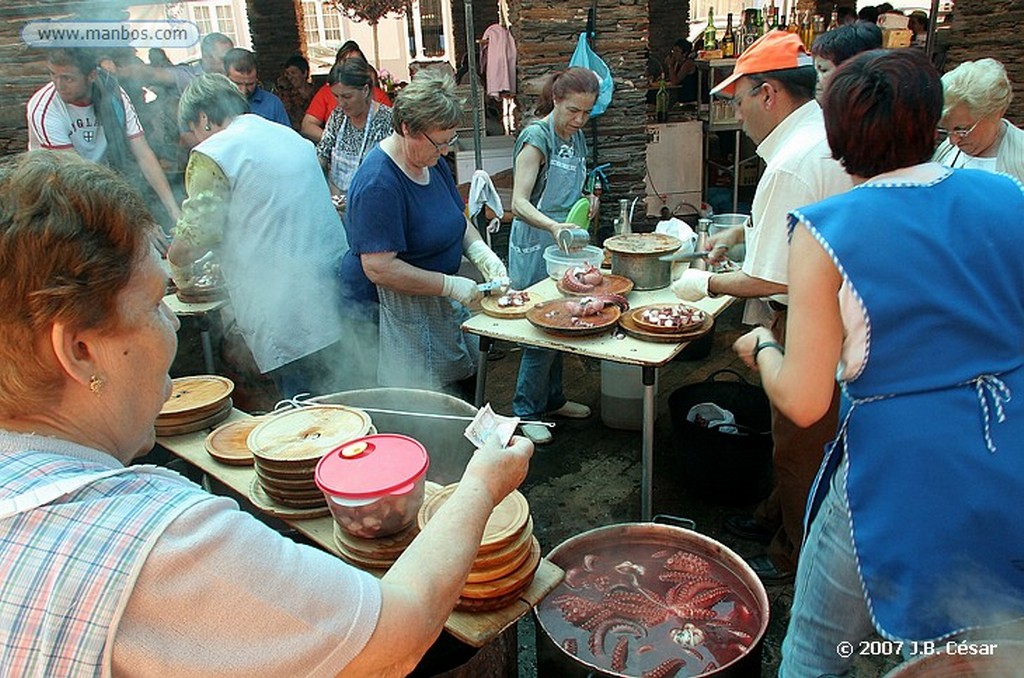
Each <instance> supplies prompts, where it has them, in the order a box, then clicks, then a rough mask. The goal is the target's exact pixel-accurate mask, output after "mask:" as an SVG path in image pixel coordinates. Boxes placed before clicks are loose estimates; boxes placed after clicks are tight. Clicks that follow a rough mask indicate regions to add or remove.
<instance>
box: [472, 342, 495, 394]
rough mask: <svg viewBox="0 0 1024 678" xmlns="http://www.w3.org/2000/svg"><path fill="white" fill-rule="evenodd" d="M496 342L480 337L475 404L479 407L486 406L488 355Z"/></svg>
mask: <svg viewBox="0 0 1024 678" xmlns="http://www.w3.org/2000/svg"><path fill="white" fill-rule="evenodd" d="M493 343H494V340H493V339H491V338H490V337H483V336H482V337H480V357H479V358H478V359H477V364H476V394H475V395H474V398H473V404H474V405H476V406H477V407H483V405H484V389H485V388H486V387H487V354H489V353H490V352H491V345H492V344H493Z"/></svg>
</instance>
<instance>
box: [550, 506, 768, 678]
mask: <svg viewBox="0 0 1024 678" xmlns="http://www.w3.org/2000/svg"><path fill="white" fill-rule="evenodd" d="M547 558H548V560H550V561H551V562H553V563H555V564H556V565H558V566H560V567H562V568H563V569H565V571H566V577H565V580H564V581H563V582H562V583H561V584H560V585H559V586H558V587H557V588H556V589H555V590H554V591H552V592H551V593H549V594H548V595H547V596H545V598H544V599H543V600H542V601H541V602H540V604H539V605H538V606H537V608H536V609H535V614H536V619H537V623H538V626H539V629H540V631H538V634H537V635H538V640H537V645H538V664H539V666H543V667H544V668H545V669H546V670H545V672H544V675H559V676H590V675H596V676H615V677H618V678H631V677H635V676H640V675H641V674H644V673H646V672H649V671H652V670H654V669H655V668H656V667H658V666H660V665H662V664H664V663H665V662H675V664H676V665H677V666H676V671H675V672H674V673H668V672H666V673H664V674H663V675H675V676H679V677H681V678H682V677H685V676H698V675H699V676H717V677H719V678H721V677H723V676H731V677H735V676H751V677H755V676H760V675H761V648H762V645H763V641H764V635H765V632H766V631H767V629H768V615H769V609H770V608H769V604H768V595H767V593H766V592H765V589H764V586H763V585H762V584H761V582H760V580H759V579H758V578H757V575H756V574H754V571H753V570H751V569H750V567H749V566H748V565H747V564H746V563H745V562H744V560H743V559H742V558H741V557H740V556H738V555H737V554H736V553H734V552H733V551H731V550H730V549H729V548H727V547H726V546H724V545H723V544H721V543H719V542H717V541H715V540H713V539H710V538H709V537H706V536H704V535H702V534H699V533H697V532H694V531H692V530H687V529H683V528H680V527H674V526H671V525H660V524H655V523H622V524H619V525H609V526H606V527H600V528H597V529H594V530H590V531H589V532H584V533H583V534H580V535H577V536H575V537H571V538H570V539H568V540H566V541H565V542H563V543H562V544H560V545H558V546H557V547H555V549H554V550H553V551H552V552H551V553H550V554H548V556H547ZM709 582H710V585H709V584H708V583H709ZM674 587H677V588H674ZM691 587H692V588H691ZM617 655H618V656H619V658H621V656H622V655H624V656H625V660H624V661H619V662H617V661H616V656H617Z"/></svg>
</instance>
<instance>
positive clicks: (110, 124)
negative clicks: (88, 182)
mask: <svg viewBox="0 0 1024 678" xmlns="http://www.w3.org/2000/svg"><path fill="white" fill-rule="evenodd" d="M47 68H48V69H49V71H50V82H49V83H48V84H46V85H44V86H43V87H42V88H41V89H39V90H38V91H37V92H36V93H35V94H33V95H32V98H31V99H29V102H28V107H27V109H26V116H27V118H28V150H30V151H33V150H38V149H41V148H46V149H52V150H71V151H74V152H76V153H78V154H79V155H80V156H82V157H83V158H85V159H87V160H91V161H92V162H97V163H99V162H104V163H107V164H109V165H111V166H112V167H113V168H114V169H116V170H118V171H121V172H123V171H125V170H130V167H129V166H128V165H127V163H128V162H130V160H129V155H130V156H131V158H132V159H134V163H135V164H137V165H138V168H139V170H141V172H142V174H143V176H144V177H145V179H146V182H147V183H148V184H149V185H150V186H151V187H152V188H153V191H154V192H155V193H156V195H157V197H159V198H160V202H161V203H162V204H163V206H164V208H165V209H166V210H167V212H168V214H169V216H170V217H171V218H173V219H174V220H177V219H178V218H179V217H180V216H181V211H180V209H179V208H178V204H177V201H176V200H175V199H174V195H173V193H171V187H170V186H169V185H168V183H167V177H166V176H165V175H164V172H163V169H161V167H160V162H159V161H158V160H157V158H156V155H155V154H154V153H153V150H152V149H151V148H150V147H149V144H148V143H147V142H146V136H145V134H144V133H143V130H142V126H141V125H140V124H139V117H138V115H137V114H136V112H135V107H134V106H133V105H132V102H131V100H130V99H129V98H128V95H127V94H125V91H124V90H123V89H121V88H120V86H118V84H117V80H116V79H115V78H114V77H113V76H112V75H110V74H109V73H107V72H106V71H103V70H102V69H100V68H98V66H97V65H96V61H95V59H94V58H93V55H92V53H91V52H89V51H86V50H80V49H65V48H60V49H54V50H51V51H50V52H49V54H48V55H47Z"/></svg>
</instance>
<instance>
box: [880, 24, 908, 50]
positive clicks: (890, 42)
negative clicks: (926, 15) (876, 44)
mask: <svg viewBox="0 0 1024 678" xmlns="http://www.w3.org/2000/svg"><path fill="white" fill-rule="evenodd" d="M913 39H914V31H911V30H909V29H905V28H883V29H882V47H884V48H885V49H896V48H898V47H910V43H911V41H912V40H913Z"/></svg>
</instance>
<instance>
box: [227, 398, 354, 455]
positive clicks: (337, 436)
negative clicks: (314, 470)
mask: <svg viewBox="0 0 1024 678" xmlns="http://www.w3.org/2000/svg"><path fill="white" fill-rule="evenodd" d="M370 424H371V422H370V415H368V414H367V413H366V412H364V411H363V410H360V409H356V408H354V407H346V406H345V405H309V406H306V407H299V408H297V409H294V410H289V411H287V412H283V413H281V414H276V415H274V416H272V417H269V418H267V419H266V421H263V422H261V423H260V424H259V425H258V426H257V427H256V428H254V429H253V430H252V433H250V434H249V439H248V440H247V441H246V442H247V444H248V445H249V449H251V450H252V455H253V456H254V457H256V459H257V460H260V461H263V460H267V461H270V462H275V461H277V462H288V463H292V462H300V463H301V462H307V465H308V462H310V461H312V460H315V459H319V458H320V457H322V456H323V455H325V454H327V453H328V452H330V451H331V450H333V449H334V448H336V447H338V446H339V445H343V444H344V443H346V442H348V441H349V440H352V439H353V438H358V437H360V436H363V435H366V433H367V431H369V429H370Z"/></svg>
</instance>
